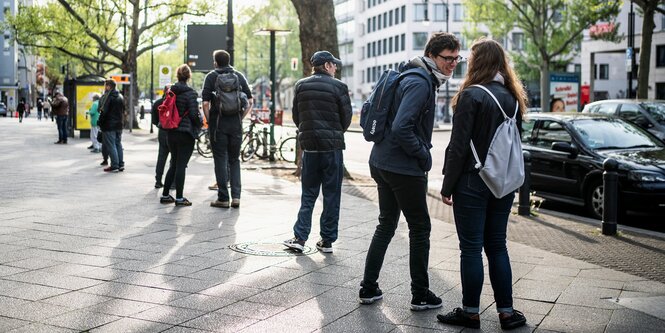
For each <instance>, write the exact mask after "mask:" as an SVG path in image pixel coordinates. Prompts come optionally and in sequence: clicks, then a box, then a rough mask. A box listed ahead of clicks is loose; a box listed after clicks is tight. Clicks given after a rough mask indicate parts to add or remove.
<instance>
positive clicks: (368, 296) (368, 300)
mask: <svg viewBox="0 0 665 333" xmlns="http://www.w3.org/2000/svg"><path fill="white" fill-rule="evenodd" d="M380 299H383V292H381V289H379V288H375V289H371V288H365V287H362V288H360V291H359V292H358V300H359V301H360V304H372V303H374V302H376V301H378V300H380Z"/></svg>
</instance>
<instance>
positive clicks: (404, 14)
mask: <svg viewBox="0 0 665 333" xmlns="http://www.w3.org/2000/svg"><path fill="white" fill-rule="evenodd" d="M401 14H402V23H404V22H406V5H404V6H402V12H401Z"/></svg>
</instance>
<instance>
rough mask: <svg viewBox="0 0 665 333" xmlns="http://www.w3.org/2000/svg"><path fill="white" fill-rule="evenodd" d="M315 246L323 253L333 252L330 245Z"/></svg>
mask: <svg viewBox="0 0 665 333" xmlns="http://www.w3.org/2000/svg"><path fill="white" fill-rule="evenodd" d="M316 248H317V249H318V250H319V251H321V252H323V253H332V252H333V249H332V247H320V246H318V245H317V246H316Z"/></svg>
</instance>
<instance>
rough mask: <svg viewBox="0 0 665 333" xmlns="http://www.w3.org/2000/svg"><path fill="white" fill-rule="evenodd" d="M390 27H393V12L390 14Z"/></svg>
mask: <svg viewBox="0 0 665 333" xmlns="http://www.w3.org/2000/svg"><path fill="white" fill-rule="evenodd" d="M388 26H389V27H392V26H393V11H392V10H391V11H389V12H388Z"/></svg>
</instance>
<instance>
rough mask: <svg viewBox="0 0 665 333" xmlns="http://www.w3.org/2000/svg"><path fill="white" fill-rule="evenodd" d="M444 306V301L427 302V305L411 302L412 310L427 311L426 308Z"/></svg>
mask: <svg viewBox="0 0 665 333" xmlns="http://www.w3.org/2000/svg"><path fill="white" fill-rule="evenodd" d="M442 306H443V303H441V304H436V305H434V304H425V305H415V304H411V310H412V311H425V310H429V309H438V308H440V307H442Z"/></svg>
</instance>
